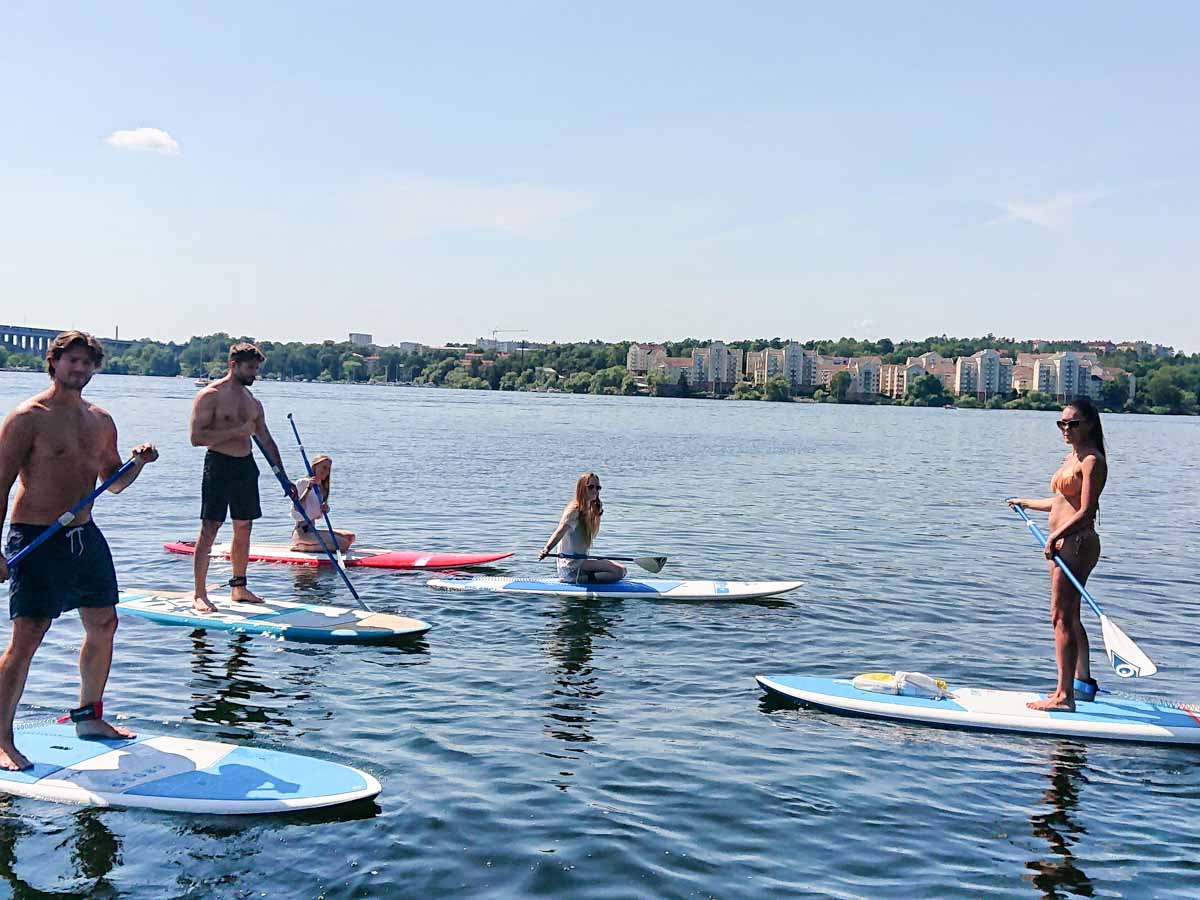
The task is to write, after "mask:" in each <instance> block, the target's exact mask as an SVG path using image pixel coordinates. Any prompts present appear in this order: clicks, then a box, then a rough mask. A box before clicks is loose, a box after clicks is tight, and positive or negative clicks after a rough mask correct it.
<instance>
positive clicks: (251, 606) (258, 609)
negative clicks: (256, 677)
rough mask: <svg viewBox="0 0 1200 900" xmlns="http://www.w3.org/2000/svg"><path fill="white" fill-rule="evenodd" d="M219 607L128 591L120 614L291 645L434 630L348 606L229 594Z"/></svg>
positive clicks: (216, 601) (218, 599)
mask: <svg viewBox="0 0 1200 900" xmlns="http://www.w3.org/2000/svg"><path fill="white" fill-rule="evenodd" d="M209 600H211V601H212V603H213V605H214V606H216V607H217V611H216V612H213V613H201V612H197V611H196V610H195V609H193V608H192V595H191V594H190V593H189V592H187V591H160V590H155V589H153V588H126V589H125V590H123V591H121V593H120V597H119V602H118V603H117V609H118V610H119V611H120V612H122V613H128V614H130V615H135V616H141V617H142V618H144V619H150V620H151V621H154V622H158V623H160V624H162V625H185V626H189V627H191V628H211V629H214V630H218V631H238V632H243V633H247V634H272V635H276V636H278V637H281V638H285V639H286V640H289V641H304V642H306V643H310V644H378V643H386V642H387V641H394V640H397V639H399V638H404V637H415V636H417V635H421V634H424V633H425V632H427V631H428V630H429V629H430V628H431V627H432V626H431V625H429V623H427V622H422V621H421V620H419V619H410V618H408V617H407V616H394V615H390V614H388V613H374V612H369V611H367V610H365V609H348V608H346V607H343V606H321V605H320V604H314V603H291V602H289V601H287V600H267V601H266V602H264V603H234V602H233V600H231V599H230V597H229V595H228V594H224V595H222V594H210V595H209Z"/></svg>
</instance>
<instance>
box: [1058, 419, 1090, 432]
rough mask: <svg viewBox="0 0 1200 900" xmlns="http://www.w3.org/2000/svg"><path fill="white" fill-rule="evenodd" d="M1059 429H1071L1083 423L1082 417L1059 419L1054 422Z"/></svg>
mask: <svg viewBox="0 0 1200 900" xmlns="http://www.w3.org/2000/svg"><path fill="white" fill-rule="evenodd" d="M1054 424H1055V425H1057V426H1058V430H1059V431H1073V430H1074V429H1076V428H1078V427H1079V426H1080V425H1082V424H1083V419H1059V420H1058V421H1057V422H1055V423H1054Z"/></svg>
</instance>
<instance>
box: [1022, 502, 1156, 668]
mask: <svg viewBox="0 0 1200 900" xmlns="http://www.w3.org/2000/svg"><path fill="white" fill-rule="evenodd" d="M1014 499H1016V498H1014V497H1009V498H1008V500H1006V501H1005V502H1009V501H1011V500H1014ZM1009 508H1010V509H1012V510H1015V511H1016V513H1017V515H1018V516H1020V517H1021V518H1022V519H1024V520H1025V524H1026V525H1028V526H1029V531H1030V533H1031V534H1032V535H1033V537H1034V539H1035V540H1036V541H1037V542H1038V546H1039V547H1042V548H1045V546H1046V535H1044V534H1042V529H1040V528H1038V527H1037V525H1036V524H1034V522H1033V520H1032V519H1030V518H1029V516H1027V515H1025V510H1024V509H1022V508H1021V507H1019V506H1013V505H1012V504H1011V503H1009ZM1054 562H1055V563H1057V564H1058V567H1059V568H1060V569H1062V570H1063V574H1064V575H1066V576H1067V578H1068V579H1069V580H1070V582H1071V584H1073V585H1075V590H1077V591H1079V596H1081V597H1083V599H1084V600H1086V601H1087V603H1088V606H1090V607H1091V608H1092V612H1094V613H1095V614H1096V615H1098V616H1099V617H1100V633H1101V634H1102V635H1103V636H1104V650H1105V652H1106V653H1107V654H1108V661H1109V662H1110V663H1112V667H1113V670H1114V671H1116V673H1117V674H1118V675H1120V676H1121V677H1122V678H1139V677H1142V678H1148V677H1149V676H1151V675H1153V674H1154V673H1155V672H1157V671H1158V666H1156V665H1155V664H1154V663H1153V662H1152V661H1151V660H1150V657H1148V656H1147V655H1146V654H1145V653H1143V652H1142V649H1141V648H1140V647H1139V646H1138V645H1137V644H1135V643H1134V642H1133V640H1132V639H1131V638H1130V637H1129V636H1128V635H1127V634H1125V632H1123V631H1122V630H1121V629H1120V628H1118V627H1117V625H1116V623H1115V622H1113V620H1112V619H1110V618H1109V617H1108V616H1106V615H1105V614H1104V610H1102V609H1101V608H1100V604H1099V603H1097V602H1096V598H1095V597H1093V596H1092V595H1091V594H1089V593H1088V589H1087V588H1085V587H1084V586H1083V584H1082V583H1081V582H1080V581H1079V579H1078V578H1076V577H1075V573H1074V572H1072V571H1071V570H1070V569H1069V568H1067V564H1066V563H1065V562H1063V561H1062V557H1061V556H1059V555H1058V554H1057V553H1055V554H1054Z"/></svg>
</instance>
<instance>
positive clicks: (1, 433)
mask: <svg viewBox="0 0 1200 900" xmlns="http://www.w3.org/2000/svg"><path fill="white" fill-rule="evenodd" d="M32 449H33V419H32V418H31V416H30V414H29V411H28V410H25V409H22V408H21V407H18V408H17V409H16V410H14V411H13V412H12V413H10V414H9V416H8V418H7V419H5V420H4V425H3V426H0V532H2V531H3V528H4V520H5V519H6V518H7V517H8V493H9V491H11V490H12V486H13V482H14V481H16V480H17V476H18V475H19V474H20V473H21V466H22V465H23V464H24V462H25V460H26V459H28V458H29V451H30V450H32ZM7 580H8V566H7V565H6V564H5V562H4V554H2V553H0V581H7Z"/></svg>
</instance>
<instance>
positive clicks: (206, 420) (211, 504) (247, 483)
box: [191, 343, 296, 612]
mask: <svg viewBox="0 0 1200 900" xmlns="http://www.w3.org/2000/svg"><path fill="white" fill-rule="evenodd" d="M265 358H266V357H264V356H263V355H262V351H261V350H259V349H258V348H257V347H255V346H254V345H253V344H247V343H241V344H234V345H233V346H232V347H230V348H229V374H228V375H226V376H225V377H224V378H221V379H218V380H217V381H214V382H213V383H212V384H210V385H208V386H207V387H205V388H204V389H203V390H202V391H200V393H198V394H197V395H196V401H195V402H194V403H193V404H192V421H191V437H192V446H193V447H207V448H208V453H207V454H205V457H204V480H203V482H202V484H201V488H200V536H199V537H198V538H197V539H196V556H195V558H194V559H193V561H192V571H193V574H194V575H195V578H196V591H195V597H194V599H193V601H192V606H193V607H194V608H195V609H196V611H197V612H215V611H216V607H215V606H213V604H212V602H211V601H210V600H209V599H208V589H207V587H206V586H205V583H204V582H205V579H206V578H207V577H208V560H209V555H210V554H211V553H212V545H213V541H214V540H215V539H216V537H217V532H218V531H219V530H220V528H221V525H223V524H224V522H225V515H226V513H228V514H229V516H230V517H231V518H232V519H233V546H232V548H231V549H230V556H231V559H232V562H233V578H231V579H229V586H230V587H231V588H232V589H233V590H232V592H231V597H232V599H233V601H234V602H238V603H262V598H261V597H258V596H256V595H255V594H253V593H251V592H250V590H249V589H248V588H247V587H246V561H247V559H248V558H249V556H250V528H251V526H252V525H253V524H254V520H255V519H258V518H261V517H262V509H261V507H260V506H259V505H258V466H257V465H255V463H254V445H253V444H252V443H251V442H250V438H251V436H252V435H253V436H257V437H258V439H259V441H261V442H262V445H263V447H265V448H266V452H267V453H268V454H269V456H270V457H272V459H271V462H272V463H273V464H274V465H276V466H279V471H280V472H283V461H282V460H281V459H280V458H279V448H278V447H277V446H276V445H275V440H274V439H273V438H272V437H271V432H269V431H268V430H267V419H266V416H265V415H263V407H262V404H261V403H259V402H258V400H257V399H255V397H254V395H253V394H251V393H250V392H249V391H248V390H246V389H247V388H248V387H250V385H252V384H254V379H255V378H256V377H257V376H258V367H259V366H260V365H262V363H263V360H264V359H265ZM289 483H290V482H289ZM295 490H296V489H295V487H294V486H293V487H292V493H293V494H295Z"/></svg>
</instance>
